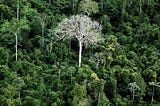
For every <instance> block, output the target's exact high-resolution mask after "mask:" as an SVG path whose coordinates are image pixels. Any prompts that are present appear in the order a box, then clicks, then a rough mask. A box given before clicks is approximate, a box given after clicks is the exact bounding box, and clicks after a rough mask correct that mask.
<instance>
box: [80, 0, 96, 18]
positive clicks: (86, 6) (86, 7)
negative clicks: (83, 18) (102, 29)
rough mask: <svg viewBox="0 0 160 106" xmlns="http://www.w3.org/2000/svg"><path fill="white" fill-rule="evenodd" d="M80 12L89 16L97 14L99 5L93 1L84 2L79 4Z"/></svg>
mask: <svg viewBox="0 0 160 106" xmlns="http://www.w3.org/2000/svg"><path fill="white" fill-rule="evenodd" d="M78 10H79V12H80V13H82V14H87V15H88V16H89V15H91V14H92V13H97V12H98V11H99V9H98V3H97V2H95V1H92V0H82V1H81V2H80V4H79V8H78Z"/></svg>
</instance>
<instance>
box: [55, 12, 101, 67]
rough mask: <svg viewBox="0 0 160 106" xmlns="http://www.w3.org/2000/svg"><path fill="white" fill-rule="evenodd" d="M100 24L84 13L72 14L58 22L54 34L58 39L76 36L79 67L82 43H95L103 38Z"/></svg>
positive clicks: (86, 44)
mask: <svg viewBox="0 0 160 106" xmlns="http://www.w3.org/2000/svg"><path fill="white" fill-rule="evenodd" d="M101 30H102V26H101V25H100V24H99V23H98V22H96V21H92V20H91V18H89V17H87V16H86V15H73V16H71V17H70V18H69V19H64V20H63V21H62V22H61V23H59V24H58V27H57V28H56V30H55V35H56V37H57V38H58V39H63V40H67V39H72V38H76V39H77V40H78V42H79V67H80V66H81V56H82V55H81V54H82V47H83V45H85V46H88V45H90V44H96V43H97V42H99V41H101V40H103V39H102V37H101Z"/></svg>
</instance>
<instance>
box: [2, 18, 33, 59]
mask: <svg viewBox="0 0 160 106" xmlns="http://www.w3.org/2000/svg"><path fill="white" fill-rule="evenodd" d="M28 23H29V22H28V20H27V19H26V18H22V19H20V20H17V19H15V18H13V19H12V20H11V21H4V23H3V24H2V26H1V32H2V34H3V36H5V34H6V33H8V34H13V35H15V38H16V39H15V40H16V42H15V47H16V61H17V59H18V35H20V34H21V33H22V31H23V30H25V31H29V30H30V27H29V25H28ZM6 36H7V35H6Z"/></svg>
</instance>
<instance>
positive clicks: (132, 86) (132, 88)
mask: <svg viewBox="0 0 160 106" xmlns="http://www.w3.org/2000/svg"><path fill="white" fill-rule="evenodd" d="M128 89H129V90H130V91H131V92H132V106H134V96H135V92H136V91H139V90H140V88H139V86H138V85H137V84H136V82H131V83H129V84H128Z"/></svg>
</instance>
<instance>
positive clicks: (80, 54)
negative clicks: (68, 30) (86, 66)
mask: <svg viewBox="0 0 160 106" xmlns="http://www.w3.org/2000/svg"><path fill="white" fill-rule="evenodd" d="M81 58H82V41H79V67H81Z"/></svg>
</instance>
